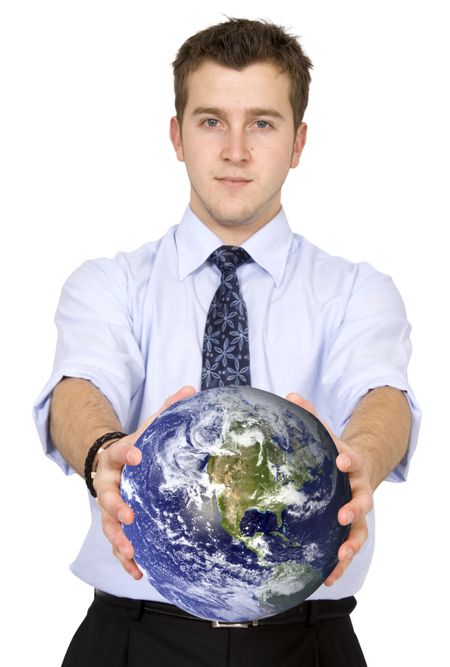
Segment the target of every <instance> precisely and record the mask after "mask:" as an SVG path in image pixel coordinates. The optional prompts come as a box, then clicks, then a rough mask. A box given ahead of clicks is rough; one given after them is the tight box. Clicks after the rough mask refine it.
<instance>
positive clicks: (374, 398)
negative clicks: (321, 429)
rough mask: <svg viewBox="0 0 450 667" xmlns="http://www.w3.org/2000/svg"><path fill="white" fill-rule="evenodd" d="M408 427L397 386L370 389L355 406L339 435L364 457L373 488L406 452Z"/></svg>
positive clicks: (404, 402)
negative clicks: (395, 387)
mask: <svg viewBox="0 0 450 667" xmlns="http://www.w3.org/2000/svg"><path fill="white" fill-rule="evenodd" d="M410 428H411V412H410V409H409V405H408V401H407V399H406V397H405V395H404V393H403V392H402V391H400V390H398V389H394V388H392V387H378V388H376V389H373V390H372V391H370V392H369V393H368V394H366V395H365V396H364V397H363V398H362V399H361V401H360V402H359V404H358V406H357V407H356V409H355V411H354V413H353V415H352V417H351V418H350V420H349V422H348V424H347V426H346V428H345V430H344V432H343V434H342V436H341V438H342V440H343V441H344V442H345V443H347V444H348V445H350V447H352V449H354V450H356V451H358V452H360V453H361V455H362V456H363V457H364V459H365V461H366V462H367V464H368V469H369V471H370V482H371V486H372V489H373V490H375V489H376V487H377V486H378V485H379V484H380V483H381V482H382V481H383V479H385V477H386V476H387V475H388V474H389V473H390V472H391V470H393V469H394V468H395V466H396V465H397V464H398V463H399V462H400V461H401V460H402V458H403V456H404V455H405V453H406V451H407V448H408V441H409V434H410Z"/></svg>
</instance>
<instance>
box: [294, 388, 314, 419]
mask: <svg viewBox="0 0 450 667" xmlns="http://www.w3.org/2000/svg"><path fill="white" fill-rule="evenodd" d="M286 400H288V401H290V402H291V403H295V405H298V406H299V408H303V409H304V410H307V411H308V412H310V413H311V414H312V415H314V416H315V417H317V418H318V415H317V411H316V408H315V407H314V405H313V403H311V401H308V400H307V399H306V398H303V396H300V394H296V393H294V392H291V393H289V394H288V395H287V396H286Z"/></svg>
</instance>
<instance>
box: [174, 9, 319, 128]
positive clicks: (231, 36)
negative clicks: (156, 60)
mask: <svg viewBox="0 0 450 667" xmlns="http://www.w3.org/2000/svg"><path fill="white" fill-rule="evenodd" d="M227 18H228V17H227ZM207 60H210V61H213V62H215V63H217V64H219V65H223V66H224V67H230V68H233V69H237V70H240V69H244V68H245V67H247V66H248V65H252V64H254V63H258V62H271V63H273V64H274V65H276V66H278V67H279V68H280V71H282V72H286V73H287V74H288V75H289V78H290V81H291V91H290V101H291V105H292V110H293V112H294V126H295V129H297V128H298V126H299V125H300V123H301V122H302V119H303V114H304V113H305V109H306V106H307V104H308V93H309V84H310V82H311V76H310V73H309V70H310V69H311V68H312V63H311V61H310V59H309V58H308V56H307V55H306V54H305V53H304V51H303V49H302V47H301V46H300V43H299V42H298V39H297V36H295V35H290V34H289V33H287V32H286V30H285V28H283V27H282V26H278V25H275V24H273V23H270V22H269V21H265V20H261V21H250V20H248V19H236V18H229V19H228V22H225V23H219V24H217V25H214V26H211V27H210V28H206V29H205V30H202V31H200V32H197V33H196V34H195V35H192V37H189V38H188V39H187V40H186V41H185V42H184V44H182V46H181V47H180V49H179V51H178V53H177V56H176V59H175V60H174V62H173V63H172V66H173V72H174V86H175V109H176V113H177V118H178V122H179V123H180V125H181V123H182V120H183V113H184V110H185V108H186V104H187V79H188V75H189V74H190V73H191V72H194V71H195V70H196V69H198V68H199V67H200V65H201V64H202V63H203V62H205V61H207Z"/></svg>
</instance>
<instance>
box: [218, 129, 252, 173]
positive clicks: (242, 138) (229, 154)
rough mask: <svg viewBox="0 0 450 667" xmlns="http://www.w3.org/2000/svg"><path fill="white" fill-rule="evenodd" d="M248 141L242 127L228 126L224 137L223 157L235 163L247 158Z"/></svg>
mask: <svg viewBox="0 0 450 667" xmlns="http://www.w3.org/2000/svg"><path fill="white" fill-rule="evenodd" d="M248 141H249V139H248V137H247V136H246V134H245V131H244V130H243V129H241V128H235V129H233V128H230V129H229V130H228V131H227V132H226V133H225V137H224V146H223V149H222V157H223V159H224V160H227V161H229V162H233V163H235V164H236V163H241V162H244V161H246V160H248V159H249V157H250V149H249V145H248Z"/></svg>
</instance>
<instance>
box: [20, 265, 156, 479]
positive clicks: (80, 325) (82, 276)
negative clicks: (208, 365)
mask: <svg viewBox="0 0 450 667" xmlns="http://www.w3.org/2000/svg"><path fill="white" fill-rule="evenodd" d="M128 301H129V300H128V299H127V274H126V267H125V266H124V265H123V264H121V262H120V261H119V260H118V258H116V259H114V260H107V259H101V260H95V261H88V262H85V263H84V264H83V265H82V266H81V267H80V268H78V269H77V270H76V271H75V272H74V273H73V274H72V275H71V276H70V277H69V278H68V280H67V281H66V283H65V285H64V287H63V289H62V292H61V297H60V301H59V305H58V308H57V311H56V316H55V323H56V326H57V330H58V337H57V345H56V354H55V361H54V367H53V372H52V375H51V377H50V379H49V380H48V382H47V384H46V385H45V386H44V388H43V390H42V391H41V393H40V395H39V396H38V398H37V400H36V402H35V405H34V408H33V417H34V420H35V423H36V427H37V429H38V433H39V436H40V439H41V442H42V446H43V448H44V452H45V454H46V455H47V456H49V457H50V458H51V459H53V460H54V461H55V462H56V463H58V465H59V466H60V467H61V468H62V470H63V471H64V472H65V473H66V474H69V473H72V472H74V471H73V469H72V468H71V466H70V465H69V464H68V463H67V462H66V461H65V459H64V458H63V457H62V455H61V454H60V453H59V451H58V450H57V449H56V447H55V445H54V443H53V442H52V439H51V437H50V433H49V427H48V417H49V409H50V401H51V395H52V391H53V389H54V387H55V386H56V385H57V384H58V382H59V381H60V380H61V379H62V378H63V377H64V376H66V377H77V378H83V379H86V380H90V381H91V382H92V383H93V384H94V385H95V386H96V387H97V388H98V389H100V391H101V392H102V393H103V395H104V396H105V397H106V398H107V399H108V401H109V402H110V403H111V405H112V407H113V409H114V411H115V412H116V414H117V417H118V419H119V421H120V423H121V424H122V426H123V427H124V428H127V422H128V417H129V413H130V405H131V401H132V397H133V396H134V395H135V393H136V391H137V389H138V387H139V386H140V384H141V383H142V382H143V379H144V363H143V359H142V354H141V350H140V349H139V345H138V343H137V340H136V338H135V336H134V334H133V321H132V316H131V314H130V312H129V303H128Z"/></svg>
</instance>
